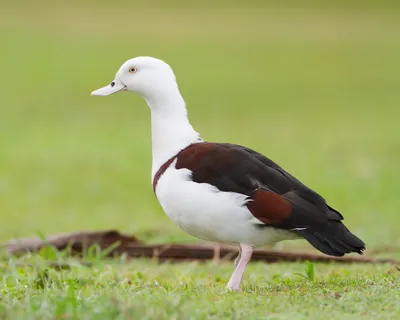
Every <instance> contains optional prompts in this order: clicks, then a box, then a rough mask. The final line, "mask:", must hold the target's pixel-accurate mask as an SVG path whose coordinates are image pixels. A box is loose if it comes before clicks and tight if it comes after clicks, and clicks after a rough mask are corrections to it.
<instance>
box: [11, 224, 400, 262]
mask: <svg viewBox="0 0 400 320" xmlns="http://www.w3.org/2000/svg"><path fill="white" fill-rule="evenodd" d="M116 242H118V243H119V245H118V246H117V247H116V248H115V249H113V250H111V251H110V252H109V255H110V256H112V255H121V254H126V255H127V256H128V257H129V258H153V259H157V261H173V262H180V261H193V260H196V261H206V260H213V261H216V262H218V261H220V260H234V259H235V258H236V256H237V254H238V250H237V248H235V247H232V246H225V245H220V244H217V245H208V244H205V245H181V244H159V245H146V244H143V243H142V242H141V241H139V240H138V239H137V238H136V237H134V236H127V235H123V234H121V233H119V232H118V231H115V230H110V231H96V232H91V231H90V232H88V231H83V232H75V233H70V234H56V235H51V236H48V237H47V239H46V241H43V240H42V239H39V238H29V239H21V240H13V241H10V242H8V243H7V244H6V245H5V247H6V248H7V250H8V252H9V253H11V254H22V253H24V252H33V251H37V250H40V249H41V248H43V247H45V246H48V245H51V246H54V247H55V248H57V249H59V250H63V249H65V248H68V247H70V248H71V249H72V250H73V251H75V252H78V253H82V252H83V251H84V250H85V249H86V248H88V247H89V246H91V245H94V244H97V245H99V247H100V248H101V249H107V248H108V247H110V246H111V245H113V244H114V243H116ZM252 261H264V262H270V263H271V262H281V261H286V262H294V261H312V262H331V261H335V262H339V263H390V264H400V261H396V260H393V259H374V258H369V257H353V256H346V257H340V258H337V257H331V256H326V255H321V254H311V253H292V252H282V251H275V250H261V249H260V250H255V251H254V254H253V257H252Z"/></svg>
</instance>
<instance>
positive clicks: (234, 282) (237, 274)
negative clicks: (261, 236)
mask: <svg viewBox="0 0 400 320" xmlns="http://www.w3.org/2000/svg"><path fill="white" fill-rule="evenodd" d="M252 254H253V247H251V246H248V245H246V244H240V259H239V262H238V263H237V265H236V269H235V271H234V272H233V274H232V276H231V278H230V280H229V282H228V286H227V289H228V290H231V291H239V290H240V283H241V282H242V277H243V273H244V269H246V266H247V264H248V263H249V261H250V259H251V255H252Z"/></svg>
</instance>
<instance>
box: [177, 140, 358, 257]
mask: <svg viewBox="0 0 400 320" xmlns="http://www.w3.org/2000/svg"><path fill="white" fill-rule="evenodd" d="M176 168H177V169H180V168H187V169H189V170H191V171H192V178H193V181H194V182H198V183H209V184H211V185H214V186H215V187H217V188H218V189H219V190H221V191H226V192H236V193H241V194H245V195H247V196H248V197H249V202H248V203H247V207H248V209H249V210H250V212H251V213H252V214H253V215H254V216H255V217H256V218H257V219H258V220H260V221H261V222H263V223H264V224H265V226H267V227H268V226H269V227H271V226H272V227H275V228H281V229H286V230H295V232H297V233H299V234H300V235H302V236H303V237H305V238H306V239H307V240H308V241H309V242H310V243H311V244H312V245H314V246H315V247H316V248H317V249H319V250H321V251H322V252H325V253H327V254H331V255H343V254H344V253H348V252H351V251H357V252H361V250H362V249H363V248H364V243H363V242H362V241H361V240H359V239H358V238H357V237H355V236H354V235H352V234H351V233H350V232H349V231H348V230H347V228H346V227H345V226H344V225H343V224H342V223H341V220H342V219H343V216H342V215H341V214H340V213H339V212H337V211H336V210H334V209H333V208H331V207H330V206H328V205H327V204H326V202H325V200H324V199H323V198H322V197H321V196H320V195H319V194H317V193H316V192H315V191H313V190H311V189H310V188H308V187H306V186H305V185H304V184H303V183H301V182H300V181H299V180H297V179H296V178H294V177H293V176H291V175H290V174H289V173H287V172H286V171H285V170H283V169H282V168H281V167H279V166H278V165H277V164H276V163H274V162H273V161H271V160H270V159H268V158H266V157H265V156H263V155H261V154H260V153H257V152H255V151H254V150H251V149H248V148H245V147H242V146H238V145H233V144H225V143H207V142H205V143H196V144H192V145H191V146H189V147H187V148H186V149H184V150H182V151H181V152H180V153H179V154H178V155H177V164H176ZM335 237H336V238H337V239H335Z"/></svg>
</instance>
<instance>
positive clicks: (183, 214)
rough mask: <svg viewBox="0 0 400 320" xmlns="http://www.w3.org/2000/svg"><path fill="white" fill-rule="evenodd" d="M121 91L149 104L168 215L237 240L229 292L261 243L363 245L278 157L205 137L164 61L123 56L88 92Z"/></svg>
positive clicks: (334, 250)
mask: <svg viewBox="0 0 400 320" xmlns="http://www.w3.org/2000/svg"><path fill="white" fill-rule="evenodd" d="M123 91H128V92H133V93H136V94H139V95H140V96H142V97H143V98H144V99H145V101H146V102H147V105H148V106H149V108H150V111H151V138H152V139H151V141H152V169H151V171H152V173H151V181H152V186H153V191H154V193H155V196H156V198H157V200H158V201H159V203H160V205H161V207H162V209H163V210H164V212H165V213H166V215H167V216H168V217H169V218H170V219H171V220H172V221H173V222H174V223H175V224H176V225H177V226H179V227H180V228H181V229H182V230H183V231H185V232H187V233H188V234H190V235H192V236H194V237H197V238H199V239H203V240H206V241H211V242H216V243H227V244H235V245H237V246H238V247H239V255H238V257H237V259H236V260H235V269H234V271H233V273H232V275H231V277H230V279H229V281H228V284H227V289H228V290H229V291H240V290H241V282H242V278H243V274H244V271H245V268H246V266H247V264H248V263H249V261H250V260H251V256H252V254H253V251H254V249H255V248H257V247H260V246H264V245H271V244H274V243H276V242H279V241H282V240H292V239H305V240H306V241H308V242H309V243H310V244H311V246H313V247H314V248H316V249H317V250H319V251H320V252H322V253H324V254H326V255H330V256H336V257H340V256H343V255H345V254H348V253H352V252H356V253H358V254H362V253H363V251H364V250H365V244H364V242H363V241H362V240H361V239H359V238H358V237H357V236H355V235H354V234H353V233H351V232H350V231H349V230H348V228H347V227H346V226H345V225H344V224H343V216H342V214H341V213H339V211H337V210H335V209H334V208H333V207H331V206H330V205H328V204H327V202H326V200H325V199H324V198H323V197H322V196H321V195H319V194H318V193H317V192H315V191H314V190H312V189H310V188H309V187H307V186H306V185H305V184H303V183H302V182H300V181H299V180H298V179H296V178H295V177H294V176H292V175H291V174H290V173H288V172H287V171H286V170H284V169H283V168H282V167H280V166H279V165H278V164H276V163H275V162H273V161H272V160H270V159H269V158H267V157H266V156H264V155H262V154H261V153H258V152H256V151H254V150H252V149H250V148H247V147H244V146H241V145H236V144H231V143H218V142H209V141H205V140H203V139H202V138H201V137H200V135H199V133H198V132H197V131H195V129H194V128H193V126H192V125H191V124H190V122H189V119H188V113H187V108H186V103H185V100H184V99H183V97H182V95H181V93H180V90H179V87H178V84H177V79H176V76H175V73H174V71H173V70H172V68H171V67H170V66H169V65H168V64H167V63H166V62H164V61H162V60H160V59H157V58H153V57H146V56H141V57H136V58H133V59H129V60H128V61H126V62H125V63H123V64H122V66H121V67H120V68H119V70H118V71H117V73H116V75H115V77H114V80H113V81H112V82H111V83H110V84H108V85H107V86H105V87H102V88H100V89H97V90H95V91H93V92H92V93H91V95H92V96H107V95H111V94H115V93H118V92H123Z"/></svg>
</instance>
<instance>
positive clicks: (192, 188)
mask: <svg viewBox="0 0 400 320" xmlns="http://www.w3.org/2000/svg"><path fill="white" fill-rule="evenodd" d="M156 195H157V198H158V201H159V202H160V204H161V206H162V207H163V209H164V211H165V213H166V214H167V215H168V216H169V217H170V219H171V220H172V221H173V222H175V223H176V224H177V225H178V226H179V227H180V228H182V229H183V230H184V231H186V232H187V233H189V234H191V235H193V236H195V237H197V238H201V239H205V240H209V241H216V242H228V243H243V244H248V245H253V246H260V245H264V244H267V243H273V242H277V241H280V240H285V239H293V238H295V236H294V234H292V233H291V232H288V231H284V230H277V229H274V228H269V227H260V224H262V223H261V222H260V221H259V220H257V219H256V218H254V216H253V215H252V214H251V212H250V211H249V210H248V209H247V207H246V206H245V204H246V201H247V200H246V198H247V196H245V195H242V194H239V193H233V192H221V191H219V190H218V189H217V188H216V187H214V186H212V185H210V184H207V183H195V182H193V181H192V180H191V172H190V171H189V170H188V169H179V170H177V169H175V163H172V165H171V166H170V167H169V168H168V169H167V170H166V171H165V172H164V174H163V175H162V176H161V177H160V179H159V181H158V184H157V188H156Z"/></svg>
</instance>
